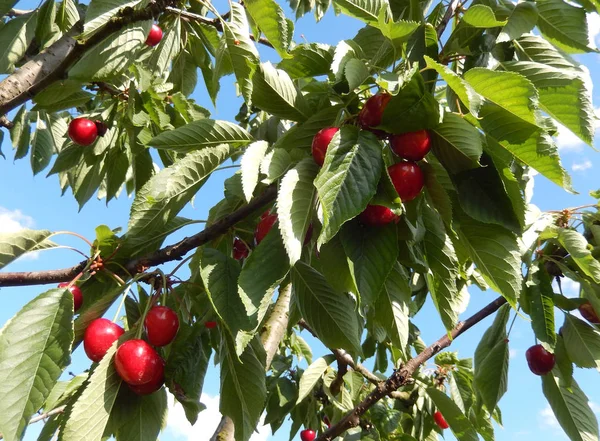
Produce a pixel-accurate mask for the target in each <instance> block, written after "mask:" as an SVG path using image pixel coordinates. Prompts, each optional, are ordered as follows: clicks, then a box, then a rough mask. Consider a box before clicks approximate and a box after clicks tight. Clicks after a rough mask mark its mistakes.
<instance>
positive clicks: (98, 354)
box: [83, 318, 125, 362]
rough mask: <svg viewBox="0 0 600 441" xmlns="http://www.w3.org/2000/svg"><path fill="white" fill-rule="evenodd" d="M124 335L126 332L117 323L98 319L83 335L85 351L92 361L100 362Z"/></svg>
mask: <svg viewBox="0 0 600 441" xmlns="http://www.w3.org/2000/svg"><path fill="white" fill-rule="evenodd" d="M124 333H125V330H124V329H123V328H121V327H120V326H119V325H117V324H116V323H113V322H111V321H110V320H108V319H105V318H99V319H96V320H94V321H93V322H92V323H90V324H89V326H88V327H87V329H86V330H85V333H84V334H83V349H84V350H85V353H86V355H87V356H88V358H89V359H90V360H92V361H95V362H99V361H100V360H102V358H103V357H104V355H106V352H107V351H108V350H109V349H110V347H111V346H112V344H113V343H114V342H115V341H117V340H118V339H119V337H120V336H122V335H123V334H124Z"/></svg>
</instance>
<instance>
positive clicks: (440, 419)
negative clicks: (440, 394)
mask: <svg viewBox="0 0 600 441" xmlns="http://www.w3.org/2000/svg"><path fill="white" fill-rule="evenodd" d="M433 420H434V421H435V424H437V425H438V427H439V428H440V429H447V428H448V427H450V426H449V425H448V422H447V421H446V418H444V415H442V413H441V412H440V411H439V410H436V411H435V413H434V414H433Z"/></svg>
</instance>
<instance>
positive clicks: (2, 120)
mask: <svg viewBox="0 0 600 441" xmlns="http://www.w3.org/2000/svg"><path fill="white" fill-rule="evenodd" d="M0 126H2V127H6V128H7V129H8V130H10V129H12V128H13V127H14V126H15V124H14V123H13V122H12V121H11V120H9V119H8V118H7V117H6V116H0Z"/></svg>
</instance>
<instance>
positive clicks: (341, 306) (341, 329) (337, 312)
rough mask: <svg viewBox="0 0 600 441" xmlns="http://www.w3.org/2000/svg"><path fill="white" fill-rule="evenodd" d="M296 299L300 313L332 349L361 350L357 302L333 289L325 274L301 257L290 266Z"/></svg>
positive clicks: (320, 338)
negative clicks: (293, 265)
mask: <svg viewBox="0 0 600 441" xmlns="http://www.w3.org/2000/svg"><path fill="white" fill-rule="evenodd" d="M292 283H293V286H294V292H295V294H296V302H297V304H298V308H299V309H300V313H301V314H302V317H304V319H305V320H306V322H307V323H308V324H309V325H310V326H311V328H312V329H313V330H314V331H315V333H316V334H317V336H318V337H319V340H321V341H322V342H323V344H324V345H325V346H327V347H328V348H331V349H336V348H342V349H346V350H348V351H351V352H352V353H355V354H356V353H360V352H361V348H360V338H359V336H360V326H359V322H358V317H357V315H356V310H355V308H356V306H355V304H354V302H353V301H352V300H350V298H349V297H348V296H347V295H345V294H341V293H336V292H334V291H333V289H332V288H331V287H330V286H329V284H328V283H327V281H326V280H325V278H324V277H323V276H322V275H321V274H319V273H318V272H317V271H316V270H314V269H313V268H311V267H310V266H308V265H306V264H305V263H304V262H302V261H298V262H296V266H295V267H294V268H293V270H292Z"/></svg>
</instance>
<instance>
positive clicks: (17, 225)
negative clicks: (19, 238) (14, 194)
mask: <svg viewBox="0 0 600 441" xmlns="http://www.w3.org/2000/svg"><path fill="white" fill-rule="evenodd" d="M33 224H34V222H33V218H32V217H30V216H27V215H25V214H23V213H22V212H21V210H7V209H6V208H4V207H0V234H1V233H14V232H16V231H19V230H22V229H24V228H31V227H33Z"/></svg>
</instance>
